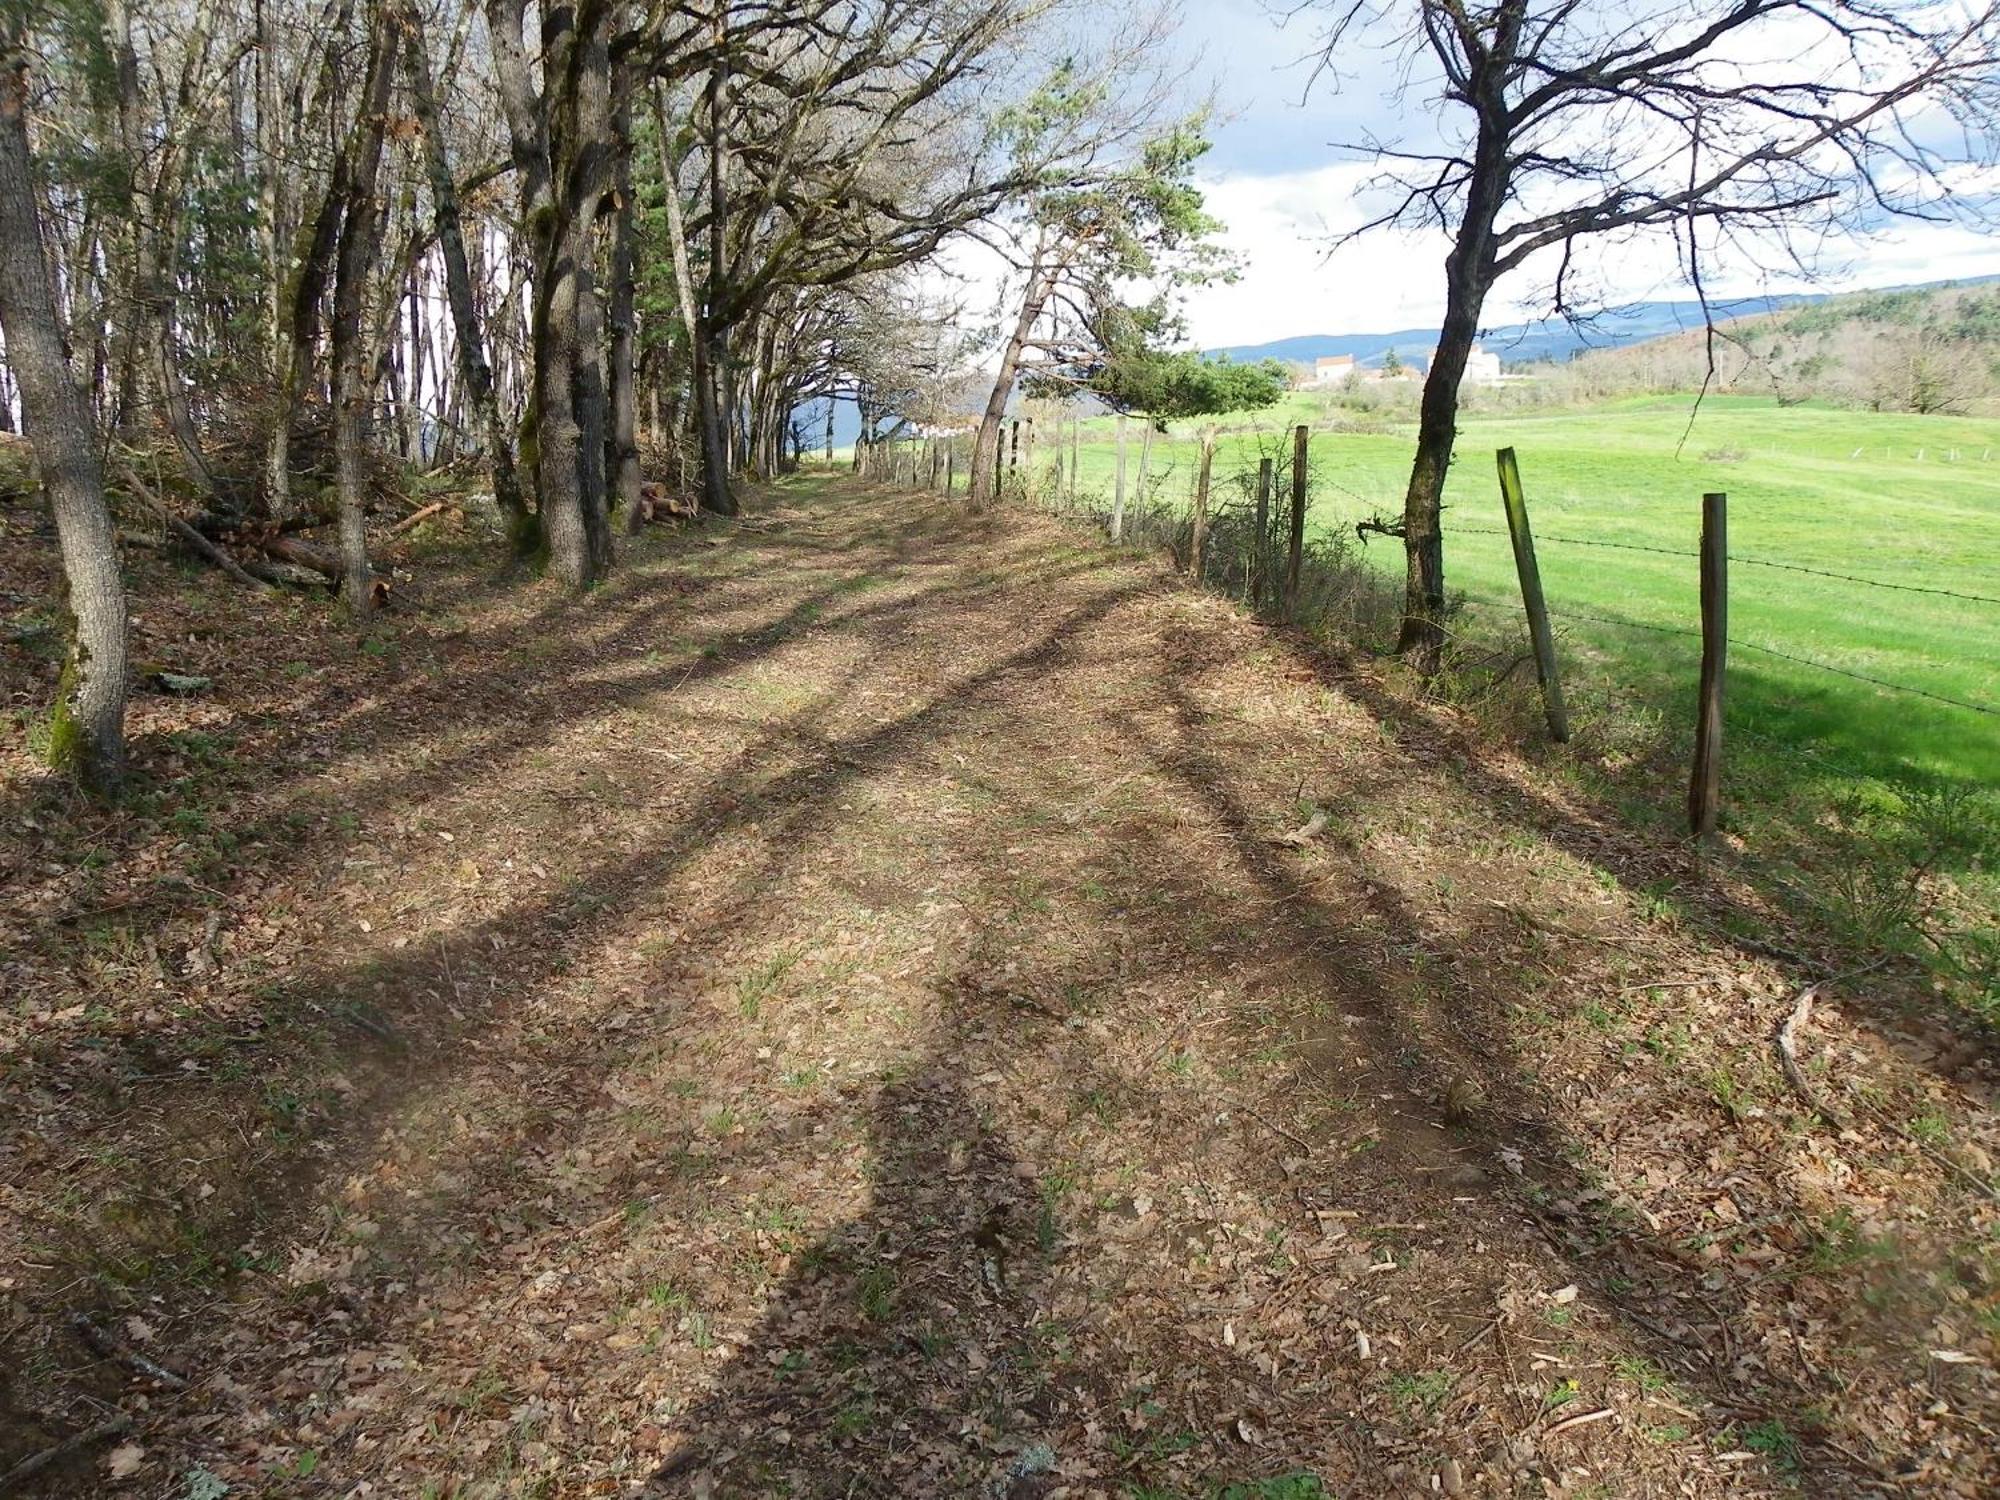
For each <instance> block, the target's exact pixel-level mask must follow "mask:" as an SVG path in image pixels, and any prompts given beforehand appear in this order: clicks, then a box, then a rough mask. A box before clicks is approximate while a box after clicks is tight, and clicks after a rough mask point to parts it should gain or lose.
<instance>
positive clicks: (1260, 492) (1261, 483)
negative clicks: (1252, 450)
mask: <svg viewBox="0 0 2000 1500" xmlns="http://www.w3.org/2000/svg"><path fill="white" fill-rule="evenodd" d="M1271 469H1272V464H1271V460H1270V459H1268V458H1260V459H1258V460H1257V536H1256V539H1255V540H1254V541H1253V542H1252V543H1251V546H1250V602H1251V603H1252V604H1253V605H1262V604H1263V602H1264V572H1265V567H1264V565H1265V563H1266V562H1268V561H1269V559H1270V556H1271Z"/></svg>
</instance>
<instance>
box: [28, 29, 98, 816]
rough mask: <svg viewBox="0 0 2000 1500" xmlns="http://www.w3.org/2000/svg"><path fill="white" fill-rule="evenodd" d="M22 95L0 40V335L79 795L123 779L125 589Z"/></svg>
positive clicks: (65, 741) (56, 737)
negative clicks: (13, 390)
mask: <svg viewBox="0 0 2000 1500" xmlns="http://www.w3.org/2000/svg"><path fill="white" fill-rule="evenodd" d="M29 87H30V84H29V75H28V59H27V55H26V53H25V51H24V50H23V48H22V42H21V39H20V38H19V37H9V38H7V39H6V55H5V56H4V57H0V333H4V335H5V337H6V340H7V361H8V363H9V365H11V366H12V368H13V372H14V377H15V379H16V381H17V382H18V383H19V386H20V392H21V413H22V427H23V429H24V430H25V432H26V434H27V437H28V440H29V442H30V443H31V444H32V445H33V446H34V450H35V460H36V463H37V464H38V465H39V467H40V469H41V475H42V488H43V489H44V490H45V491H46V492H47V494H48V497H49V509H50V510H51V511H52V512H53V513H54V516H55V523H56V536H57V540H58V543H59V545H60V547H61V551H62V560H63V576H64V578H65V580H66V581H67V583H68V585H69V614H70V619H71V625H72V628H71V630H70V635H69V643H68V646H69V654H68V659H67V661H66V662H65V663H64V665H63V673H62V684H61V687H60V689H59V692H58V697H57V701H56V705H55V714H54V723H53V725H52V728H51V733H50V737H49V752H50V753H49V759H50V762H51V764H53V765H55V766H56V767H57V768H58V769H60V770H63V771H66V772H69V773H70V774H72V775H74V776H75V777H76V778H77V779H78V780H79V781H80V782H82V783H83V784H84V785H85V786H87V787H89V788H91V789H93V790H96V791H109V790H111V789H113V788H115V787H116V786H117V784H118V782H119V780H120V779H121V778H122V777H123V775H124V770H125V671H126V667H125V655H126V622H125V586H124V581H123V580H122V579H121V578H120V576H119V572H118V548H117V541H116V538H115V535H114V533H113V528H112V524H111V513H110V510H109V509H108V508H107V507H106V505H105V502H104V471H103V467H102V465H101V464H100V462H99V460H98V455H97V443H96V435H95V433H94V431H93V430H92V424H91V419H90V410H89V407H88V406H87V405H86V404H85V402H84V398H83V395H82V393H81V392H80V391H78V389H77V387H76V383H75V381H74V380H73V379H72V378H71V376H70V365H69V352H68V350H66V349H65V348H64V347H63V337H62V326H61V324H60V322H59V321H58V320H57V315H56V305H55V298H54V294H53V292H52V291H51V286H52V283H51V281H50V278H49V273H48V264H47V261H46V258H45V255H46V252H45V250H44V246H43V238H42V224H41V216H40V213H39V210H38V208H37V205H36V201H35V171H34V162H33V159H32V157H31V155H30V153H29V146H28V120H27V112H28V94H29Z"/></svg>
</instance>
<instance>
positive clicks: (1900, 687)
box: [1464, 595, 2000, 715]
mask: <svg viewBox="0 0 2000 1500" xmlns="http://www.w3.org/2000/svg"><path fill="white" fill-rule="evenodd" d="M1464 602H1465V603H1467V604H1476V605H1479V606H1481V607H1483V608H1487V609H1503V610H1508V611H1511V610H1513V609H1514V608H1516V606H1514V605H1511V604H1505V603H1502V602H1501V601H1500V600H1497V599H1476V598H1473V597H1471V596H1469V595H1468V596H1465V599H1464ZM1549 615H1550V617H1551V618H1553V619H1558V620H1583V621H1588V622H1589V623H1591V624H1593V625H1613V626H1618V627H1621V628H1623V629H1626V630H1650V631H1653V632H1655V633H1657V634H1660V635H1678V636H1687V637H1691V638H1692V639H1694V640H1700V639H1701V632H1700V631H1699V630H1693V629H1690V628H1689V627H1687V626H1685V625H1651V624H1648V623H1647V622H1646V621H1644V620H1625V619H1620V618H1617V617H1616V616H1612V615H1592V614H1585V613H1583V612H1582V611H1580V610H1569V609H1552V610H1550V611H1549ZM1728 642H1729V644H1730V645H1731V646H1734V647H1736V648H1738V649H1739V650H1743V651H1757V652H1761V653H1762V654H1763V655H1765V656H1775V657H1778V658H1779V659H1781V660H1783V661H1789V662H1794V663H1796V664H1797V665H1799V666H1802V667H1814V668H1817V669H1818V670H1819V671H1822V672H1831V673H1833V674H1834V675H1835V676H1837V677H1851V678H1853V679H1854V680H1855V681H1856V682H1865V683H1868V684H1870V685H1871V686H1873V687H1879V688H1887V689H1888V690H1889V691H1890V692H1892V693H1908V694H1910V695H1911V696H1913V697H1917V698H1928V699H1930V700H1931V701H1932V702H1933V703H1944V704H1948V705H1950V706H1951V707H1953V708H1963V709H1967V710H1969V711H1970V712H1972V713H1976V714H1990V715H2000V707H1996V706H1994V705H1993V704H1990V703H1974V702H1972V701H1970V700H1969V699H1965V698H1953V697H1950V696H1948V695H1946V694H1944V693H1933V692H1931V691H1930V690H1929V689H1928V688H1920V687H1911V686H1910V685H1909V684H1907V683H1902V682H1891V681H1889V680H1888V679H1887V678H1886V677H1871V676H1869V675H1868V674H1867V673H1866V672H1857V671H1855V670H1854V669H1853V668H1851V667H1837V666H1835V665H1833V663H1831V662H1824V661H1816V660H1814V659H1813V658H1812V657H1810V656H1797V655H1794V654H1793V653H1792V652H1790V651H1780V650H1779V649H1778V648H1777V647H1776V646H1764V645H1760V644H1758V643H1757V642H1756V641H1741V640H1738V639H1737V638H1736V637H1735V636H1733V635H1732V636H1730V637H1728Z"/></svg>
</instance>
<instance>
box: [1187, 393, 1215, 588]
mask: <svg viewBox="0 0 2000 1500" xmlns="http://www.w3.org/2000/svg"><path fill="white" fill-rule="evenodd" d="M1214 465H1215V429H1214V428H1213V427H1204V428H1203V429H1202V432H1201V468H1200V469H1198V470H1197V471H1196V472H1195V477H1194V533H1193V535H1192V537H1191V538H1190V539H1189V541H1188V576H1189V577H1191V578H1193V579H1194V581H1195V582H1196V583H1200V582H1201V544H1202V541H1203V539H1204V538H1205V537H1206V535H1207V533H1208V476H1209V471H1210V469H1212V468H1213V467H1214Z"/></svg>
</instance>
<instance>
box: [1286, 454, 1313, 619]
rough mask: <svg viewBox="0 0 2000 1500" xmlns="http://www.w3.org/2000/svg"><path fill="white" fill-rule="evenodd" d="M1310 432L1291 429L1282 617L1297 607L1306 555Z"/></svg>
mask: <svg viewBox="0 0 2000 1500" xmlns="http://www.w3.org/2000/svg"><path fill="white" fill-rule="evenodd" d="M1311 446H1312V428H1310V427H1308V426H1307V425H1306V424H1305V423H1304V422H1301V423H1299V425H1298V426H1296V427H1294V428H1293V429H1292V517H1291V520H1292V537H1291V546H1290V547H1289V548H1288V549H1287V552H1286V556H1285V613H1286V614H1290V613H1291V612H1292V611H1293V610H1294V609H1296V608H1298V603H1299V566H1300V564H1301V562H1302V561H1303V560H1304V558H1305V551H1306V455H1307V453H1308V451H1309V450H1310V448H1311Z"/></svg>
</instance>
